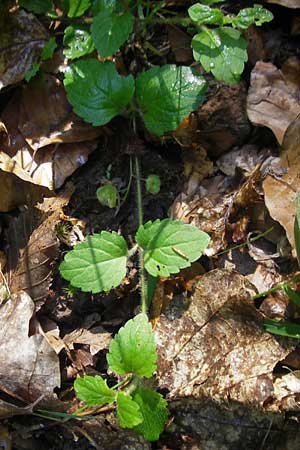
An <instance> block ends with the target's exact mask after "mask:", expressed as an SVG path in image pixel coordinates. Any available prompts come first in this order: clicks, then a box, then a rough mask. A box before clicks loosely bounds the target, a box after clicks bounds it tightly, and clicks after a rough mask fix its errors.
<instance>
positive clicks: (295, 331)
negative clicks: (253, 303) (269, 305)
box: [263, 319, 300, 339]
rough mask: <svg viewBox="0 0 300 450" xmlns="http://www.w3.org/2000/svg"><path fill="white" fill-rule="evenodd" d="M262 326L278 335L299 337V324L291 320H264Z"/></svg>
mask: <svg viewBox="0 0 300 450" xmlns="http://www.w3.org/2000/svg"><path fill="white" fill-rule="evenodd" d="M263 324H264V328H265V330H266V331H268V332H269V333H272V334H277V335H279V336H286V337H291V338H295V339H300V325H299V324H298V323H292V322H278V321H276V320H272V319H269V320H264V322H263Z"/></svg>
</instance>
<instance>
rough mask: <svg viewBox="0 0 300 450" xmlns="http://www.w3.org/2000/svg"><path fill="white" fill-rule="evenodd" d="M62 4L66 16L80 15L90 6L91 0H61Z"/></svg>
mask: <svg viewBox="0 0 300 450" xmlns="http://www.w3.org/2000/svg"><path fill="white" fill-rule="evenodd" d="M62 6H63V9H64V11H65V12H66V13H67V15H68V17H71V18H73V17H80V16H82V14H84V13H85V11H87V10H88V9H89V7H90V6H91V0H63V1H62Z"/></svg>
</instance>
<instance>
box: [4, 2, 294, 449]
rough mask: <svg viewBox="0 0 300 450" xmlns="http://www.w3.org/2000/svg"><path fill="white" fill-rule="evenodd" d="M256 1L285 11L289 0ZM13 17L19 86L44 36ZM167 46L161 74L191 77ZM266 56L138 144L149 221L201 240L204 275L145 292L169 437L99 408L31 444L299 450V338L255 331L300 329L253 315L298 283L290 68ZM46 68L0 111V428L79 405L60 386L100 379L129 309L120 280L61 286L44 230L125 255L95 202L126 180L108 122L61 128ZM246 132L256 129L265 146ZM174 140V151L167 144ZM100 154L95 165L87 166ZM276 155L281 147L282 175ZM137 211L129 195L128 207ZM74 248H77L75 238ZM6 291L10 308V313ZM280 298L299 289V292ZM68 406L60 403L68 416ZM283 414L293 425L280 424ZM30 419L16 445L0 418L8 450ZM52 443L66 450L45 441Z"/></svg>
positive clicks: (63, 107) (267, 312)
mask: <svg viewBox="0 0 300 450" xmlns="http://www.w3.org/2000/svg"><path fill="white" fill-rule="evenodd" d="M168 3H169V4H170V3H172V2H168ZM181 3H182V4H184V3H185V2H181ZM270 3H281V4H283V6H287V7H291V8H294V4H293V1H284V0H278V1H277V0H274V2H273V1H272V2H271V1H270ZM185 4H186V3H185ZM177 7H178V3H177ZM19 12H20V11H19ZM19 12H17V13H15V15H14V16H13V19H12V20H13V21H15V22H14V23H16V24H17V26H16V30H15V31H13V30H12V28H10V35H9V39H10V47H9V52H10V53H9V54H10V55H11V54H13V56H14V57H16V58H17V61H18V62H17V64H14V70H12V67H13V66H12V65H10V64H8V60H7V54H6V53H5V54H4V56H3V55H2V58H4V59H5V58H6V59H5V61H6V65H5V67H4V71H3V72H1V74H0V83H3V86H4V85H5V86H8V85H10V86H12V85H14V84H15V83H17V82H19V81H20V80H22V78H23V76H24V74H25V72H26V71H27V69H28V68H29V67H30V66H31V65H32V63H33V62H36V61H38V59H39V55H40V52H41V51H42V48H43V46H44V44H45V42H46V41H47V40H48V32H47V31H46V30H45V29H44V27H43V26H42V25H41V24H40V23H39V22H38V21H37V19H36V18H35V17H34V16H33V15H32V14H27V13H25V12H22V14H19ZM23 13H24V14H23ZM28 24H30V27H33V28H32V30H33V31H32V32H33V33H34V30H38V31H36V32H37V33H38V35H39V36H40V39H38V42H37V43H31V40H32V34H30V33H29V39H28V42H29V45H28V46H27V47H26V48H23V45H20V46H19V48H15V47H14V39H16V36H15V34H17V33H19V31H20V29H21V28H22V27H24V28H22V29H23V30H25V31H26V30H27V31H26V33H27V32H28ZM9 27H10V25H9ZM173 31H174V29H173V28H172V30H171V29H169V36H170V46H171V50H172V51H173V53H174V56H175V59H176V60H178V61H186V62H187V63H188V60H189V58H190V49H188V51H186V50H185V49H183V51H181V52H180V53H179V50H181V48H180V47H181V46H185V45H186V42H187V39H186V36H184V35H183V34H181V35H180V36H179V35H178V36H177V34H176V33H174V32H173ZM175 31H176V30H175ZM272 32H273V30H272ZM26 33H25V34H26ZM18 36H19V35H18ZM259 39H260V42H261V43H262V44H261V45H262V47H265V48H266V51H263V50H265V48H263V50H262V49H261V51H260V53H258V52H256V54H255V55H253V60H251V64H252V65H253V64H254V63H255V62H256V60H255V58H257V55H259V54H260V56H261V55H267V54H268V55H270V50H269V49H270V48H271V43H270V41H268V39H270V37H268V35H266V34H264V33H261V35H260V36H259ZM22 42H23V41H22ZM12 49H13V53H11V51H12ZM22 52H23V53H22ZM24 52H25V53H24ZM22 55H23V56H22ZM24 55H25V57H24ZM279 56H280V57H281V58H283V61H281V64H280V62H279V61H278V59H280V58H279V57H278V54H277V56H276V57H274V59H276V61H274V60H272V63H266V62H264V61H259V62H257V64H256V66H255V67H254V68H253V69H252V74H251V84H250V88H249V90H248V87H249V86H248V84H247V79H246V78H245V79H244V80H243V81H242V82H240V83H239V84H238V85H236V86H227V85H226V84H224V83H216V82H213V81H210V82H209V91H208V95H207V98H206V101H205V102H204V104H203V105H202V106H200V107H199V108H198V111H195V112H194V113H193V114H191V115H190V116H189V118H186V119H185V120H184V121H183V122H182V124H181V125H180V127H179V128H178V129H177V130H176V131H175V132H172V133H170V135H169V136H167V139H166V144H165V148H164V149H162V147H160V146H159V144H158V142H157V141H156V140H155V139H153V138H152V137H151V136H147V139H148V145H149V147H151V148H147V149H146V150H145V151H144V154H143V164H144V166H143V170H144V171H145V172H147V170H148V169H149V174H151V173H159V174H160V175H161V178H162V180H163V183H162V190H163V191H162V193H160V194H158V197H156V198H155V199H153V198H151V196H150V195H146V194H145V198H144V208H145V217H146V218H147V220H154V219H156V218H157V217H161V218H162V219H163V218H165V217H166V214H167V210H168V208H169V215H170V216H172V217H174V218H178V219H181V220H183V221H184V222H185V223H192V224H195V225H197V226H198V227H199V228H200V229H201V230H203V231H206V232H208V233H209V234H210V236H211V245H210V247H209V248H208V250H207V252H206V257H205V258H202V260H201V264H200V263H199V262H195V263H194V264H193V266H192V268H190V269H185V270H184V271H183V272H182V273H180V274H179V275H176V276H174V277H172V278H171V279H170V280H164V279H162V280H161V281H160V282H159V283H158V286H157V288H156V291H155V293H154V317H155V320H154V324H155V335H156V339H157V344H158V348H159V360H158V364H159V366H158V373H157V383H158V384H159V386H160V388H161V389H162V390H163V391H164V392H165V393H166V394H167V398H168V401H169V405H170V410H171V420H170V423H169V424H168V426H167V429H166V432H165V433H164V435H162V437H161V440H160V441H159V443H157V444H156V446H154V445H155V444H153V445H150V444H149V443H146V442H145V441H144V440H143V439H142V438H141V437H139V436H137V435H135V434H134V433H132V432H130V431H124V430H120V429H119V428H118V426H117V424H116V421H115V418H114V415H113V413H112V412H111V411H106V412H104V413H103V414H100V415H98V416H97V418H95V419H89V420H86V421H85V422H76V423H75V422H69V423H68V425H67V427H65V428H63V427H61V426H59V425H58V426H57V427H56V428H54V432H52V431H50V430H49V429H48V430H47V431H44V434H43V432H42V433H41V436H42V438H43V437H44V436H45V433H48V434H49V435H50V440H52V441H51V443H50V444H49V446H48V447H49V449H50V448H51V449H52V448H63V449H64V450H66V449H67V448H69V447H67V444H66V442H67V440H68V439H69V443H70V446H71V447H70V448H77V447H75V445H77V444H75V439H77V440H78V439H79V442H80V443H81V442H82V440H84V442H85V444H79V445H80V446H79V447H78V448H80V449H84V448H103V449H112V450H114V449H120V448H135V449H139V448H141V449H150V448H156V449H161V450H162V449H164V450H166V449H172V450H175V449H205V450H206V449H218V450H219V449H221V448H222V449H224V450H227V449H228V450H235V449H237V450H238V449H239V450H240V449H242V450H243V449H245V450H246V449H247V450H248V449H251V448H263V449H265V450H268V449H271V448H272V449H276V450H286V449H287V448H289V449H294V448H295V449H296V448H297V449H298V447H299V440H300V436H299V429H298V428H297V427H298V423H297V421H298V416H297V411H299V391H300V390H299V376H298V375H299V374H298V371H299V368H300V362H299V358H298V359H297V356H295V355H297V354H298V352H299V347H298V346H297V341H295V340H289V339H286V338H284V337H276V336H273V335H271V334H268V333H267V332H266V331H265V330H264V327H263V321H264V319H265V317H269V318H274V317H275V318H283V319H292V320H297V317H298V316H297V311H296V309H295V308H294V309H293V307H291V304H290V302H289V299H288V296H287V295H286V293H284V292H283V291H282V290H276V292H272V293H269V294H268V295H266V296H265V298H264V299H263V300H261V299H259V300H255V301H254V300H253V297H256V296H257V294H258V293H262V292H264V291H268V290H269V289H272V288H273V287H274V286H275V287H276V286H277V285H278V283H281V282H284V281H286V279H287V278H288V277H289V276H290V275H291V276H292V275H293V273H294V272H295V270H296V267H295V259H294V256H295V255H292V253H291V247H290V246H292V247H294V241H293V228H292V226H293V221H294V214H295V196H296V191H297V190H298V189H299V186H298V181H299V180H298V177H297V173H298V172H299V171H298V165H297V160H298V159H299V158H298V153H299V151H298V150H299V149H298V141H299V139H298V134H299V133H298V132H299V118H298V117H297V115H298V114H299V111H298V109H299V108H298V106H299V105H297V99H298V97H299V92H298V91H299V83H298V80H297V75H296V74H297V73H298V72H297V70H298V69H297V68H298V65H299V61H297V59H296V58H295V57H294V56H293V57H292V58H289V59H288V58H287V57H286V56H284V57H283V56H282V55H279ZM22 58H23V59H22ZM55 58H57V55H55V57H54V58H53V59H52V60H51V61H52V62H51V61H50V63H47V64H45V73H44V74H43V76H42V77H37V78H36V79H35V80H33V82H32V83H30V84H28V85H26V86H25V85H24V86H22V87H21V88H20V86H16V87H14V86H13V87H12V95H11V96H8V98H7V99H5V100H4V106H5V107H4V108H1V110H2V111H3V112H2V114H1V121H2V122H1V127H0V131H1V148H0V183H1V193H0V211H2V212H5V214H2V215H1V222H0V232H1V233H2V234H1V236H2V237H4V236H5V242H6V246H4V245H3V246H2V247H1V248H2V249H3V250H5V252H4V256H6V258H1V271H2V273H3V276H2V273H1V281H2V285H1V293H2V292H3V299H2V300H3V301H2V306H1V310H2V315H1V320H2V323H3V326H1V330H2V338H1V339H0V345H2V346H3V352H1V354H2V358H3V362H2V364H1V367H2V373H1V376H0V394H1V395H0V397H1V398H0V417H1V418H8V417H10V418H11V417H13V416H17V415H28V414H31V413H32V410H33V409H34V410H35V411H36V410H37V409H38V408H41V407H43V408H47V407H48V409H49V410H50V411H59V410H64V411H66V410H68V412H72V411H73V412H74V411H75V410H76V409H77V408H78V407H79V405H78V403H76V400H74V399H73V397H72V395H71V394H72V393H71V392H70V389H68V386H70V383H71V384H72V383H73V381H74V378H75V377H76V376H77V375H78V374H82V373H83V372H85V373H88V374H101V375H103V374H105V373H106V370H107V367H106V364H105V353H106V351H107V349H108V346H109V342H110V340H111V337H112V335H113V334H114V333H115V331H117V329H118V327H119V326H120V325H122V323H124V321H126V320H127V319H128V318H130V317H132V314H133V311H134V308H135V306H136V300H137V296H138V288H137V278H136V271H135V269H134V268H133V267H131V268H130V271H129V273H128V275H127V277H126V279H125V282H124V284H123V285H122V286H121V287H120V288H118V289H116V290H113V291H111V292H110V293H108V294H103V295H92V296H88V295H87V294H83V293H81V292H78V291H76V290H72V288H70V287H68V286H65V285H64V284H62V282H61V280H60V278H59V276H58V274H57V267H58V260H60V259H61V253H62V252H63V251H64V250H65V248H66V247H65V245H67V246H70V245H73V244H72V243H71V239H70V240H69V239H67V238H66V236H65V235H64V237H62V236H57V225H58V224H63V225H65V224H66V223H67V224H68V226H70V227H71V229H73V227H74V224H76V223H79V222H78V221H79V220H80V219H84V222H85V223H86V224H87V231H94V230H95V229H96V230H98V229H100V230H101V229H107V230H109V231H110V230H111V229H113V230H115V231H118V230H120V229H125V230H126V231H128V236H129V240H130V239H131V236H132V233H133V230H134V229H135V228H136V227H135V220H136V219H135V213H134V211H133V212H131V211H130V212H129V213H128V209H127V208H126V211H124V210H123V211H122V208H121V209H120V211H119V213H118V215H117V216H116V217H115V216H114V214H113V212H111V211H108V210H107V209H106V208H105V207H102V206H101V205H96V204H95V202H96V197H95V192H96V188H97V186H98V185H99V179H100V178H101V177H104V176H105V174H106V173H107V171H106V169H107V167H109V165H110V164H111V162H112V161H113V164H112V172H113V174H114V175H113V176H114V177H116V179H117V178H119V179H121V180H122V182H123V183H125V182H126V180H125V178H126V177H125V176H124V174H125V173H127V172H128V163H127V161H128V159H127V153H126V152H128V150H124V149H126V146H127V145H128V142H126V141H128V136H127V134H126V130H125V128H126V127H124V124H122V121H120V122H116V124H117V125H116V124H113V125H110V128H108V127H105V128H104V127H96V128H93V127H91V126H90V125H88V124H85V123H84V122H82V121H81V119H79V118H78V117H77V116H75V114H74V113H73V112H72V109H71V107H70V105H69V103H68V101H67V99H66V95H65V92H64V89H63V87H62V83H61V78H60V76H59V74H57V71H56V69H55V70H53V67H54V66H53V67H52V66H51V64H54V63H53V61H54V60H55ZM12 61H14V58H12ZM2 67H3V65H1V68H2ZM250 70H251V69H250ZM54 73H56V75H54ZM1 86H2V85H1ZM270 99H271V101H270ZM246 103H247V105H246ZM246 106H247V113H248V114H246ZM282 111H284V112H282ZM249 121H250V122H252V124H250V122H249ZM257 125H259V126H267V127H269V128H270V130H272V132H273V133H274V136H273V135H272V134H271V132H269V134H268V132H267V131H266V128H261V127H257ZM120 130H121V131H122V132H120ZM121 135H122V136H121ZM171 136H172V138H174V140H175V143H176V144H174V141H173V144H172V145H169V142H170V138H171ZM106 140H108V147H107V148H108V149H109V151H107V152H102V153H101V154H100V152H97V151H95V150H96V149H97V147H99V146H102V148H103V142H105V141H106ZM276 140H277V141H278V142H279V143H282V155H281V156H282V158H281V161H282V162H280V160H279V159H278V157H279V152H278V146H277V143H276ZM124 142H125V143H124ZM173 145H176V146H177V149H176V151H175V153H174V152H172V148H173V147H172V146H173ZM115 148H116V149H117V150H114V149H115ZM166 149H167V151H169V153H168V154H167V156H166ZM157 150H158V152H160V155H159V156H158V153H157ZM178 154H180V158H179V159H181V161H179V162H178V161H176V158H178ZM161 155H162V156H161ZM89 157H90V158H91V162H90V164H89V163H88V162H87V160H88V158H89ZM173 157H174V159H175V164H173V162H172V158H173ZM148 161H150V164H148ZM83 164H85V166H84V167H83V168H82V169H81V172H79V174H75V175H74V176H73V177H72V180H73V183H74V184H75V188H76V194H75V195H76V197H75V196H74V194H73V196H72V191H73V187H70V188H69V189H68V188H67V189H66V190H65V188H63V189H61V190H60V192H58V195H57V196H55V197H54V196H53V195H54V191H56V190H57V189H59V188H61V187H63V186H64V184H65V181H66V178H67V177H69V176H70V175H71V174H72V173H73V172H74V171H75V170H76V169H77V168H78V167H79V166H81V165H83ZM172 164H173V165H172ZM148 166H149V167H148ZM170 167H172V170H170ZM150 169H151V170H150ZM145 175H148V173H146V174H145ZM163 184H165V187H164V186H163ZM164 189H165V191H164ZM46 197H50V198H46ZM88 199H89V200H90V199H91V203H89V200H88ZM283 199H284V201H283ZM133 201H134V194H130V195H129V199H128V202H129V203H128V204H131V203H130V202H132V204H133ZM172 202H173V204H171V203H172ZM24 204H25V205H26V206H25V207H24V206H23V205H24ZM90 204H92V207H91V208H90V207H89V205H90ZM74 205H75V206H74ZM81 205H83V206H81ZM16 207H17V208H18V209H17V210H15V211H12V210H13V208H16ZM89 209H90V210H89ZM132 209H133V208H132ZM72 215H74V217H70V216H72ZM75 216H76V217H75ZM2 229H5V235H4V232H3V230H2ZM85 232H86V231H85V230H84V233H85ZM80 233H81V234H80ZM80 233H79V235H78V236H79V237H78V236H77V237H76V238H75V239H79V240H81V239H82V231H81V232H80ZM67 234H68V233H67ZM72 239H73V238H72ZM59 242H60V243H63V244H60V243H59ZM222 252H224V253H223V254H220V253H222ZM1 254H2V253H1ZM5 259H7V262H6V263H5ZM5 264H6V265H5ZM212 269H213V270H212ZM4 281H6V282H7V285H8V288H9V289H10V290H11V292H12V293H13V295H12V297H11V298H9V299H8V300H7V292H6V286H5V283H4ZM291 286H292V288H293V289H294V290H296V289H297V288H298V285H297V282H295V283H294V284H291ZM2 288H3V289H2ZM87 319H88V320H87ZM8 325H9V326H8ZM11 349H12V350H11ZM58 355H59V356H58ZM293 355H294V356H293ZM7 356H9V358H8V357H7ZM59 362H60V365H59ZM284 366H288V367H289V368H290V370H291V372H288V373H287V370H286V369H285V368H284ZM61 382H62V388H61V389H57V387H58V386H60V383H61ZM65 398H67V399H68V400H69V398H71V399H73V400H72V401H71V403H68V404H67V405H66V404H64V403H63V402H62V400H64V399H65ZM36 402H38V403H36ZM43 402H44V403H43ZM47 402H48V403H47ZM67 408H68V409H67ZM285 413H287V414H288V415H289V416H292V418H291V419H290V420H286V419H285V417H284V414H285ZM26 419H27V421H28V422H27V423H26V425H25V428H26V427H27V429H28V436H29V437H28V436H27V437H26V438H25V439H24V440H23V443H21V444H20V435H21V434H22V433H21V432H20V424H21V422H18V420H17V418H12V419H10V420H12V422H9V423H8V425H9V426H10V428H11V429H13V430H14V439H15V441H16V442H19V447H20V448H25V446H26V445H27V446H28V442H29V439H32V441H30V442H31V443H32V442H34V445H35V446H37V448H40V447H39V445H40V443H41V439H40V437H39V434H38V433H36V432H35V431H31V428H30V426H31V425H30V424H32V423H33V422H32V419H33V418H31V417H27V416H26ZM35 420H37V419H36V418H35ZM38 420H39V419H38ZM23 423H24V422H23ZM40 423H41V424H45V423H47V421H44V422H43V419H41V422H40ZM42 426H44V425H42ZM62 430H64V431H62ZM0 431H1V430H0ZM68 433H69V434H70V433H73V435H71V437H69V434H68ZM62 435H63V436H64V439H65V446H63V444H62V443H61V441H60V440H59V439H60V438H59V436H62ZM1 436H2V435H0V438H1ZM74 436H75V437H76V438H74ZM83 436H84V438H83ZM66 437H68V438H67V439H66ZM87 443H89V444H90V446H88V445H89V444H87ZM23 445H24V447H23ZM48 447H47V448H48ZM32 448H34V447H32Z"/></svg>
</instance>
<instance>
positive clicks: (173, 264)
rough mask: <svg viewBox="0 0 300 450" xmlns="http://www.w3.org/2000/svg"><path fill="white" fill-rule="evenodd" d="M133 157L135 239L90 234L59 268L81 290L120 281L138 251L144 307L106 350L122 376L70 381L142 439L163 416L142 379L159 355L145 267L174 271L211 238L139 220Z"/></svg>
mask: <svg viewBox="0 0 300 450" xmlns="http://www.w3.org/2000/svg"><path fill="white" fill-rule="evenodd" d="M135 162H136V165H135V176H136V183H137V203H138V212H139V228H138V230H137V233H136V245H135V246H134V247H133V248H132V249H131V250H128V247H127V244H126V241H125V239H124V238H123V236H121V235H119V234H117V233H115V232H111V233H110V232H108V231H102V232H101V233H100V234H96V235H93V236H88V237H87V239H86V241H85V242H82V243H79V244H77V245H76V246H75V247H74V249H73V250H71V251H69V252H68V253H67V254H66V255H65V259H64V261H63V262H62V263H61V265H60V273H61V275H62V276H63V277H64V278H65V279H67V280H69V281H70V283H71V285H72V286H74V287H77V288H80V289H82V290H83V291H87V292H90V291H91V292H93V293H96V292H100V291H108V290H110V289H111V288H113V287H116V286H118V285H119V284H120V283H121V281H122V279H123V278H124V277H125V274H126V265H127V259H128V257H130V256H132V255H133V254H134V253H135V252H136V251H137V250H138V251H139V258H140V284H141V307H142V313H140V314H138V315H137V316H136V317H135V318H134V319H132V320H129V321H128V322H127V323H126V324H125V326H124V327H123V328H121V330H120V331H119V333H118V334H117V335H116V336H115V338H114V339H113V340H112V342H111V344H110V348H109V353H108V355H107V362H108V365H109V368H110V370H111V371H112V372H114V373H115V374H117V375H120V376H122V377H124V378H123V379H122V380H121V381H120V382H119V383H117V384H116V385H115V386H112V387H111V388H110V387H108V386H107V383H106V381H105V380H104V379H103V378H101V377H91V376H85V377H83V378H79V379H77V380H76V381H75V385H74V386H75V391H76V393H77V395H78V397H79V398H80V399H81V400H84V401H85V404H86V405H87V406H98V405H102V404H116V408H117V416H118V419H119V423H120V426H121V427H127V428H134V429H135V430H136V431H137V432H139V433H141V434H142V435H143V436H144V437H145V438H146V439H148V440H157V439H158V437H159V434H160V433H161V432H162V430H163V428H164V425H165V422H166V419H167V404H166V402H165V400H164V399H163V397H162V396H161V395H160V394H159V393H157V392H155V391H153V390H152V389H149V387H148V386H147V384H145V382H144V380H143V379H144V378H150V377H152V375H153V373H154V371H155V370H156V360H157V355H156V348H155V343H154V336H153V333H152V327H151V324H150V322H149V321H148V318H147V315H146V313H147V307H148V304H149V300H150V299H149V294H148V292H150V290H151V289H149V291H148V289H147V279H146V274H145V270H146V271H147V273H148V275H149V278H150V281H151V282H152V283H153V280H155V279H156V278H158V277H160V276H163V277H167V276H169V275H170V274H172V273H177V272H179V270H180V269H182V268H184V267H188V266H190V265H191V263H192V262H193V261H195V260H196V259H198V258H199V257H200V256H201V254H202V252H203V250H204V249H205V248H206V247H207V245H208V244H209V240H210V239H209V236H208V235H207V234H206V233H204V232H202V231H200V230H198V229H197V228H196V227H194V226H192V225H187V224H184V223H182V222H179V221H174V220H171V219H164V220H162V221H160V220H155V221H154V222H151V221H149V222H147V223H146V224H143V213H142V197H141V177H140V169H139V163H138V159H137V158H136V161H135ZM156 181H157V180H156Z"/></svg>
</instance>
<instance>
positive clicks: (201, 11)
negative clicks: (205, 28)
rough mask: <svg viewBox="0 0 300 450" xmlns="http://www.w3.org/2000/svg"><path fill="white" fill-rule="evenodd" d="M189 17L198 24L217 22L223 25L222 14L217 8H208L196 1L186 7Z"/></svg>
mask: <svg viewBox="0 0 300 450" xmlns="http://www.w3.org/2000/svg"><path fill="white" fill-rule="evenodd" d="M188 13H189V16H190V18H191V19H192V20H193V21H194V22H196V23H197V24H198V25H203V24H210V25H212V24H217V25H223V14H222V11H220V10H219V9H217V8H210V7H209V6H207V5H201V4H200V3H196V4H195V5H192V6H191V7H190V8H189V9H188Z"/></svg>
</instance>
